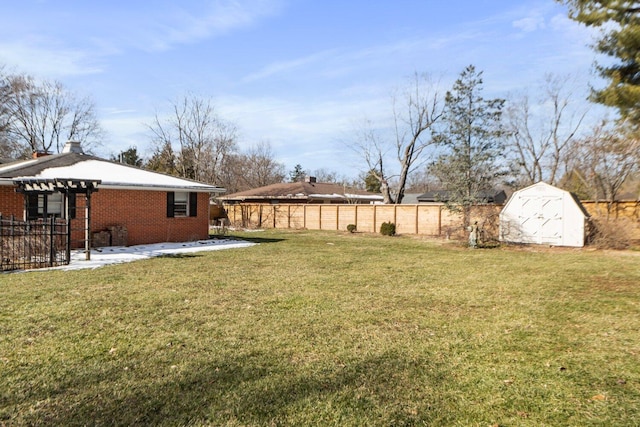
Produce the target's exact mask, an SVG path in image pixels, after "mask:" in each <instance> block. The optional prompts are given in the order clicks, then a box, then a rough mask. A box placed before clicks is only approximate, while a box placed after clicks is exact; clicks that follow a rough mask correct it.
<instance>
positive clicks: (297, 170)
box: [289, 163, 307, 182]
mask: <svg viewBox="0 0 640 427" xmlns="http://www.w3.org/2000/svg"><path fill="white" fill-rule="evenodd" d="M306 176H307V174H306V173H305V171H304V170H303V169H302V165H300V164H299V163H298V164H297V165H296V166H295V167H294V168H293V170H292V171H289V182H303V181H304V178H305V177H306Z"/></svg>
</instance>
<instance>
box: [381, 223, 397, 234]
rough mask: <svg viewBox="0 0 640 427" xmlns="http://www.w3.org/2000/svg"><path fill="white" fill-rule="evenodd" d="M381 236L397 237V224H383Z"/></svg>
mask: <svg viewBox="0 0 640 427" xmlns="http://www.w3.org/2000/svg"><path fill="white" fill-rule="evenodd" d="M380 234H382V235H383V236H395V234H396V224H395V223H393V222H383V223H382V225H381V226H380Z"/></svg>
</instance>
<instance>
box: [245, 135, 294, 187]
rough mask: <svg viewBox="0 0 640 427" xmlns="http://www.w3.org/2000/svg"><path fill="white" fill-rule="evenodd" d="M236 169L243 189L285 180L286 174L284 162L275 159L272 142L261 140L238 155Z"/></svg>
mask: <svg viewBox="0 0 640 427" xmlns="http://www.w3.org/2000/svg"><path fill="white" fill-rule="evenodd" d="M238 159H239V162H238V164H237V167H236V169H235V174H234V175H235V179H236V181H239V182H242V183H243V187H244V188H243V190H248V189H252V188H258V187H264V186H265V185H271V184H277V183H279V182H283V181H284V178H285V176H286V174H285V167H284V164H282V163H279V162H277V161H276V160H275V156H274V154H273V150H272V149H271V144H270V143H269V142H264V141H263V142H260V143H258V144H256V145H254V146H252V147H250V148H249V149H248V150H247V151H246V152H245V153H243V154H240V155H239V156H238Z"/></svg>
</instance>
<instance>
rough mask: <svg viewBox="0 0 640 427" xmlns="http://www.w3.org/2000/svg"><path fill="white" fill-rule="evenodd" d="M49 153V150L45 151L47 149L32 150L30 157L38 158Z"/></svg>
mask: <svg viewBox="0 0 640 427" xmlns="http://www.w3.org/2000/svg"><path fill="white" fill-rule="evenodd" d="M49 154H50V153H49V152H47V151H34V152H33V153H32V154H31V158H32V159H38V158H40V157H44V156H48V155H49Z"/></svg>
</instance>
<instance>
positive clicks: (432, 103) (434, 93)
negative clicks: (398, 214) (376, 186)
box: [352, 73, 443, 203]
mask: <svg viewBox="0 0 640 427" xmlns="http://www.w3.org/2000/svg"><path fill="white" fill-rule="evenodd" d="M392 106H393V109H392V118H393V130H392V136H390V137H385V136H384V134H383V133H382V132H381V131H380V130H379V129H375V128H374V127H373V126H372V123H371V122H370V121H368V122H366V123H365V125H364V126H363V128H362V129H361V130H360V131H359V132H358V133H359V138H360V139H359V141H358V142H356V143H355V144H354V145H353V146H352V148H353V149H354V150H355V151H356V152H357V153H358V154H360V156H361V157H362V159H363V160H364V161H365V163H366V166H367V173H371V174H373V175H374V176H375V178H377V179H378V180H379V181H380V191H381V193H382V196H383V197H384V202H385V203H401V202H402V199H403V197H404V191H405V187H406V185H407V179H408V176H409V173H410V172H411V171H412V170H413V169H414V168H416V167H417V166H418V165H420V164H422V162H423V160H424V159H423V157H422V155H423V154H424V152H425V150H426V149H427V147H429V146H431V145H432V144H434V140H433V138H432V132H433V130H434V126H435V124H436V123H437V122H438V121H439V120H440V118H441V117H442V113H443V106H442V102H441V99H440V96H439V93H438V90H437V85H436V84H435V83H434V82H432V81H431V79H430V78H429V76H427V75H425V74H422V75H419V74H417V73H416V74H415V75H414V76H413V78H412V79H411V81H410V83H409V84H408V85H407V87H406V88H405V90H404V92H403V93H402V95H401V96H394V97H393V99H392ZM390 153H393V154H390ZM391 156H393V157H395V159H392V160H391V161H389V157H391ZM396 160H397V162H398V163H397V167H396V168H394V167H393V164H394V163H395V161H396Z"/></svg>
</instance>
